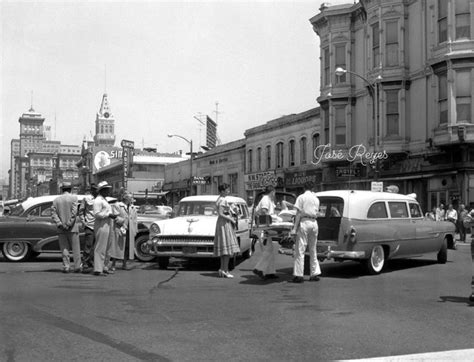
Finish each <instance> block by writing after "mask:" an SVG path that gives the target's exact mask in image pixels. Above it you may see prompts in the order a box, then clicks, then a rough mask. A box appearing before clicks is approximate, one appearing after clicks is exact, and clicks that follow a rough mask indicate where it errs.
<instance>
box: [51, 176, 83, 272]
mask: <svg viewBox="0 0 474 362" xmlns="http://www.w3.org/2000/svg"><path fill="white" fill-rule="evenodd" d="M61 190H62V192H63V194H62V195H60V196H58V197H56V198H55V199H54V201H53V206H52V217H53V220H54V222H55V223H56V226H57V227H58V240H59V247H60V248H61V252H62V255H63V273H69V272H70V271H71V266H70V259H69V250H70V249H72V253H73V260H74V272H75V273H78V272H81V270H82V267H81V247H80V243H79V226H78V223H77V222H76V218H77V204H78V202H77V195H72V194H71V190H72V185H71V184H70V183H64V184H63V185H62V186H61Z"/></svg>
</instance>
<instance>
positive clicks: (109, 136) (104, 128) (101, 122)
mask: <svg viewBox="0 0 474 362" xmlns="http://www.w3.org/2000/svg"><path fill="white" fill-rule="evenodd" d="M114 132H115V120H114V116H113V115H112V112H111V110H110V106H109V100H108V98H107V93H104V95H103V96H102V103H101V105H100V109H99V112H97V115H96V118H95V136H94V144H95V145H96V146H113V145H114V144H115V133H114Z"/></svg>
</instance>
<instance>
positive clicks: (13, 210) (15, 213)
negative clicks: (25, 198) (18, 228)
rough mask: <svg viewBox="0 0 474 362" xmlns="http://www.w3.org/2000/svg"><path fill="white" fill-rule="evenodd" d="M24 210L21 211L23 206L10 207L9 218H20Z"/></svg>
mask: <svg viewBox="0 0 474 362" xmlns="http://www.w3.org/2000/svg"><path fill="white" fill-rule="evenodd" d="M24 211H25V210H24V209H23V206H22V205H21V204H17V205H15V206H13V205H12V206H10V213H9V215H11V216H20V215H21V214H23V212H24Z"/></svg>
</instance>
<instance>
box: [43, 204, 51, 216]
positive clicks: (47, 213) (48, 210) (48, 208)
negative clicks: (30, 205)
mask: <svg viewBox="0 0 474 362" xmlns="http://www.w3.org/2000/svg"><path fill="white" fill-rule="evenodd" d="M51 207H52V204H49V205H42V206H41V216H42V217H50V216H52V215H53V210H52V209H51Z"/></svg>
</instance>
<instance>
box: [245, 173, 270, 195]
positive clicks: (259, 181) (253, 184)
mask: <svg viewBox="0 0 474 362" xmlns="http://www.w3.org/2000/svg"><path fill="white" fill-rule="evenodd" d="M244 182H245V189H246V190H249V191H250V190H261V189H264V188H265V186H268V185H273V186H277V184H278V178H277V177H276V175H275V171H266V172H256V173H249V174H246V175H244Z"/></svg>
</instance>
